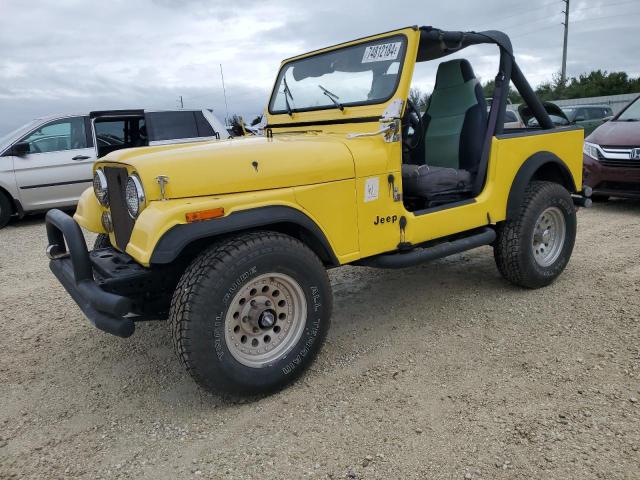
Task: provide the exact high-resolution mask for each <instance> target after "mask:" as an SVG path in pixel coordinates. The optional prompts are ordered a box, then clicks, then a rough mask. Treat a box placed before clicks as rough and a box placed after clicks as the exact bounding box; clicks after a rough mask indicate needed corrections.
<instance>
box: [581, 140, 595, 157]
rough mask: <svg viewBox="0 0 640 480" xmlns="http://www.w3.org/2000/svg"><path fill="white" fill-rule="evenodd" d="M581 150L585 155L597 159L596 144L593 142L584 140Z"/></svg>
mask: <svg viewBox="0 0 640 480" xmlns="http://www.w3.org/2000/svg"><path fill="white" fill-rule="evenodd" d="M582 152H583V153H584V154H585V155H586V156H588V157H591V158H593V159H594V160H598V145H596V144H595V143H589V142H584V145H583V147H582Z"/></svg>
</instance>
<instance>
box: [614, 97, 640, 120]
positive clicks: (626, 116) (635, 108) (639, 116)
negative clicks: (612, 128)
mask: <svg viewBox="0 0 640 480" xmlns="http://www.w3.org/2000/svg"><path fill="white" fill-rule="evenodd" d="M638 120H640V101H638V100H637V99H636V100H634V101H633V103H632V104H631V105H629V107H628V108H627V109H626V110H625V111H624V112H622V113H621V114H620V116H619V117H618V118H616V121H618V122H637V121H638Z"/></svg>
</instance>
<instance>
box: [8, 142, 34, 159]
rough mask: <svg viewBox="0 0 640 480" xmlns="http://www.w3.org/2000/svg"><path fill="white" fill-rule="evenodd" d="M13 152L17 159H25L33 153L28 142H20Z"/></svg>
mask: <svg viewBox="0 0 640 480" xmlns="http://www.w3.org/2000/svg"><path fill="white" fill-rule="evenodd" d="M11 150H12V151H13V154H14V155H15V156H16V157H23V156H25V155H26V154H27V153H29V152H30V151H31V146H30V145H29V143H28V142H18V143H16V144H15V145H14V146H13V148H12V149H11Z"/></svg>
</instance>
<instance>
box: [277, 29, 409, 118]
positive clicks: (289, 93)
mask: <svg viewBox="0 0 640 480" xmlns="http://www.w3.org/2000/svg"><path fill="white" fill-rule="evenodd" d="M406 43H407V41H406V37H404V36H403V35H396V36H392V37H387V38H382V39H378V40H374V41H370V42H365V43H361V44H359V45H353V46H350V47H344V48H340V49H338V50H332V51H330V52H326V53H321V54H318V55H314V56H312V57H307V58H304V59H301V60H295V61H292V62H289V63H287V64H286V65H285V66H284V67H282V69H281V70H280V74H279V75H278V80H277V82H276V88H275V89H274V91H273V93H272V95H271V101H270V102H269V112H270V113H290V112H300V111H309V110H321V109H328V108H340V109H342V108H343V107H347V106H356V105H368V104H374V103H382V102H385V101H387V100H388V99H389V98H391V96H392V95H393V93H394V92H395V90H396V87H397V85H398V81H399V79H400V74H401V72H402V64H403V62H404V56H405V49H406Z"/></svg>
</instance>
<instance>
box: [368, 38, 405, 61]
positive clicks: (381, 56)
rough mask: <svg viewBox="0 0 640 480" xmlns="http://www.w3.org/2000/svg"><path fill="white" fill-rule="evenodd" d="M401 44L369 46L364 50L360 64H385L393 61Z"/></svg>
mask: <svg viewBox="0 0 640 480" xmlns="http://www.w3.org/2000/svg"><path fill="white" fill-rule="evenodd" d="M401 45H402V42H393V43H382V44H380V45H371V46H369V47H367V48H365V49H364V56H363V57H362V63H371V62H386V61H389V60H395V59H396V58H398V54H399V53H400V46H401Z"/></svg>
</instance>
